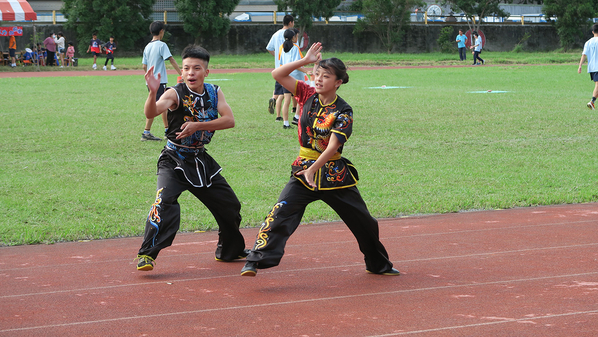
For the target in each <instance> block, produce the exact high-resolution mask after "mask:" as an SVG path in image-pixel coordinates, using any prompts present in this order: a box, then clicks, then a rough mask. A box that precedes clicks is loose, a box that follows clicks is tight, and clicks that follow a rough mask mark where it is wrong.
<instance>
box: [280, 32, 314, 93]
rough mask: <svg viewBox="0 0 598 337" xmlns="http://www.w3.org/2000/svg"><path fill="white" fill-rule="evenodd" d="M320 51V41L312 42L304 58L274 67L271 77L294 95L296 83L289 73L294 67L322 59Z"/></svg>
mask: <svg viewBox="0 0 598 337" xmlns="http://www.w3.org/2000/svg"><path fill="white" fill-rule="evenodd" d="M321 51H322V44H321V43H320V42H316V43H314V44H312V45H311V47H309V50H308V51H307V54H305V57H304V58H302V59H300V60H297V61H294V62H290V63H287V64H283V65H281V66H280V67H278V68H276V69H274V70H273V71H272V77H273V78H274V79H275V80H276V82H278V83H280V85H282V86H283V87H285V88H286V89H287V90H288V91H290V92H291V93H293V95H295V84H296V83H297V80H296V79H294V78H293V77H292V76H290V74H291V73H292V72H293V70H295V69H299V68H301V67H303V66H305V65H308V64H311V63H317V62H318V61H320V60H321V59H322V53H321Z"/></svg>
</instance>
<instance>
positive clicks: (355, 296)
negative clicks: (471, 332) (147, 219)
mask: <svg viewBox="0 0 598 337" xmlns="http://www.w3.org/2000/svg"><path fill="white" fill-rule="evenodd" d="M596 274H598V272H591V273H581V274H569V275H558V276H555V275H552V276H546V277H533V278H523V279H517V280H504V281H491V282H484V283H472V284H461V285H449V286H440V287H427V288H419V289H403V290H395V291H385V292H377V293H366V294H357V295H345V296H331V297H324V298H309V299H304V300H295V301H284V302H276V303H262V304H253V305H242V306H232V307H223V308H211V309H201V310H189V311H178V312H170V313H163V314H153V315H143V316H127V317H117V318H108V319H101V320H93V321H80V322H71V323H61V324H49V325H40V326H32V327H22V328H14V329H4V330H0V333H5V332H16V331H27V330H37V329H50V328H58V327H69V326H77V325H83V324H98V323H110V322H118V321H126V320H133V319H139V318H140V317H143V318H144V319H150V318H159V317H168V316H180V315H191V314H199V313H205V312H218V311H227V310H242V309H251V308H260V307H272V306H281V305H289V304H299V303H313V302H323V301H335V300H343V299H352V298H359V297H370V296H388V295H396V294H401V293H414V292H421V291H436V290H443V289H458V288H466V287H480V286H487V285H495V284H505V283H515V282H531V281H542V280H550V279H555V278H567V277H579V276H590V275H596ZM238 277H241V276H238ZM594 312H598V310H596V311H587V312H584V311H581V312H579V314H585V313H594ZM562 315H565V314H562ZM554 316H556V315H554ZM531 319H532V318H530V317H526V320H528V321H529V320H531ZM533 319H538V317H534V318H533ZM506 322H511V321H506ZM492 323H498V322H492ZM488 324H490V323H488ZM388 336H392V335H388Z"/></svg>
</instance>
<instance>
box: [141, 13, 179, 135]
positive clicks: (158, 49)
mask: <svg viewBox="0 0 598 337" xmlns="http://www.w3.org/2000/svg"><path fill="white" fill-rule="evenodd" d="M164 26H165V25H164V22H161V21H154V22H152V24H151V25H150V32H151V33H152V36H153V38H152V40H151V41H150V43H148V44H147V46H145V49H144V50H143V61H141V63H143V71H145V72H147V70H148V69H150V68H152V67H153V68H154V73H155V74H160V76H159V77H158V78H160V86H159V87H158V91H157V92H156V101H157V100H159V99H160V97H161V96H162V94H163V93H164V91H165V90H166V84H167V83H168V78H167V77H166V64H165V63H164V61H166V60H170V64H171V65H172V67H173V68H174V69H175V70H176V72H177V73H178V74H179V75H182V73H181V69H180V68H179V65H178V64H177V63H176V60H175V59H174V58H173V57H172V54H171V53H170V49H168V45H167V44H166V43H164V42H162V38H163V37H164ZM146 83H147V82H146ZM148 89H149V86H148ZM162 121H163V122H164V128H165V129H166V130H168V119H167V115H166V112H164V113H163V114H162ZM153 122H154V118H153V117H151V118H146V120H145V130H144V131H143V134H142V135H141V140H142V141H146V140H156V141H161V140H162V138H159V137H156V136H154V135H152V134H151V132H150V130H151V128H152V123H153Z"/></svg>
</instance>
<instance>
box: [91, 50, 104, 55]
mask: <svg viewBox="0 0 598 337" xmlns="http://www.w3.org/2000/svg"><path fill="white" fill-rule="evenodd" d="M91 55H93V56H100V55H102V53H96V52H95V51H92V52H91Z"/></svg>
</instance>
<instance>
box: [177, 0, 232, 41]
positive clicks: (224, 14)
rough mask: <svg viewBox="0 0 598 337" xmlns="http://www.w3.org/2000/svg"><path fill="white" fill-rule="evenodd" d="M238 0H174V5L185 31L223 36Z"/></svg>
mask: <svg viewBox="0 0 598 337" xmlns="http://www.w3.org/2000/svg"><path fill="white" fill-rule="evenodd" d="M239 1H240V0H175V1H174V6H175V8H176V10H177V11H178V13H179V17H180V18H181V19H182V20H183V29H184V30H185V32H187V33H189V34H191V35H192V36H193V37H195V43H196V44H197V43H199V38H200V37H217V36H224V35H226V34H227V33H228V30H229V29H230V19H229V18H228V16H229V15H230V14H231V13H232V12H233V11H234V10H235V7H237V5H238V4H239Z"/></svg>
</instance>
